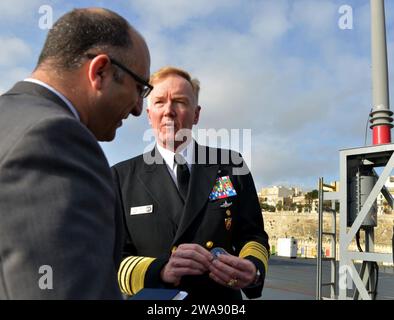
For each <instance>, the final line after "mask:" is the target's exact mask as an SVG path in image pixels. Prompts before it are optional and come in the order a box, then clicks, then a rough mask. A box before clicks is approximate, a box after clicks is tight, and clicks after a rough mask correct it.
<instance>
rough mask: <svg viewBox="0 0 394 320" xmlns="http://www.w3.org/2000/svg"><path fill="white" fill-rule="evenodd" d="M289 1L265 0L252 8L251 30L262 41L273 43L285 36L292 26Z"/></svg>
mask: <svg viewBox="0 0 394 320" xmlns="http://www.w3.org/2000/svg"><path fill="white" fill-rule="evenodd" d="M289 7H290V5H289V3H288V1H283V0H281V1H265V2H260V3H259V5H258V6H257V7H256V8H254V7H253V6H252V9H253V11H254V12H251V14H252V18H251V23H250V29H251V32H252V33H253V34H254V35H256V36H257V37H258V39H259V41H262V43H266V42H268V43H271V42H272V41H274V40H276V39H278V38H280V37H281V36H283V35H284V34H285V33H286V32H287V31H288V30H289V29H290V28H291V27H292V25H291V21H290V20H289V17H288V13H289Z"/></svg>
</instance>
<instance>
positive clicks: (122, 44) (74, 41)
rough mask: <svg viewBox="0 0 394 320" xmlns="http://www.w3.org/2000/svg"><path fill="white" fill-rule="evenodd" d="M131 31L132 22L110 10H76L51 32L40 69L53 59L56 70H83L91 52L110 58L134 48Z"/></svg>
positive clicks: (40, 59)
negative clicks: (82, 67)
mask: <svg viewBox="0 0 394 320" xmlns="http://www.w3.org/2000/svg"><path fill="white" fill-rule="evenodd" d="M129 30H130V25H129V24H128V22H127V21H126V20H125V19H124V18H122V17H121V16H119V15H118V14H116V13H115V12H113V11H110V10H108V9H74V10H72V11H71V12H69V13H66V14H65V15H63V16H62V17H61V18H60V19H59V20H58V21H56V23H55V24H54V25H53V28H52V29H51V30H50V31H49V33H48V36H47V39H46V41H45V44H44V47H43V49H42V51H41V54H40V57H39V58H38V63H37V67H38V66H40V65H41V64H42V63H43V62H45V61H47V60H49V59H50V60H51V61H53V62H55V68H58V69H60V70H72V69H75V68H78V67H80V66H81V62H82V59H84V58H86V56H85V55H86V53H87V52H88V51H89V50H91V51H93V52H94V53H107V54H110V53H111V51H112V50H116V49H127V48H131V46H132V43H131V39H130V33H129ZM99 51H101V52H99Z"/></svg>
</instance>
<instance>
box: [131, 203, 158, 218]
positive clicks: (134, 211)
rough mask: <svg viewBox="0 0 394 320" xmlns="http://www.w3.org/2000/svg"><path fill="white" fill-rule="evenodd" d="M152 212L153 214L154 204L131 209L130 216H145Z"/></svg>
mask: <svg viewBox="0 0 394 320" xmlns="http://www.w3.org/2000/svg"><path fill="white" fill-rule="evenodd" d="M152 212H153V204H150V205H147V206H140V207H131V208H130V215H135V214H145V213H152Z"/></svg>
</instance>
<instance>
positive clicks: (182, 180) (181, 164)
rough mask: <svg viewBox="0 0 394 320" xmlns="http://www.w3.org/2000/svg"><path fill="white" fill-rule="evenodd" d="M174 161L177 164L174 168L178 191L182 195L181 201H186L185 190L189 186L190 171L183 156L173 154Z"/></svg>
mask: <svg viewBox="0 0 394 320" xmlns="http://www.w3.org/2000/svg"><path fill="white" fill-rule="evenodd" d="M174 161H175V163H176V164H177V168H176V179H177V182H178V189H179V193H180V194H181V196H182V199H183V201H184V202H185V201H186V196H187V190H188V188H189V179H190V172H189V168H188V167H187V164H186V160H185V158H184V157H183V156H182V155H180V154H179V153H176V154H175V156H174Z"/></svg>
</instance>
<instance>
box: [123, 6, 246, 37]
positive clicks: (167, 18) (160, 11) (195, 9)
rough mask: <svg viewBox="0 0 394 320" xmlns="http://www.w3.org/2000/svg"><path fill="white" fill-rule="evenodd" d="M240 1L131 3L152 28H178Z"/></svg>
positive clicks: (145, 22)
mask: <svg viewBox="0 0 394 320" xmlns="http://www.w3.org/2000/svg"><path fill="white" fill-rule="evenodd" d="M238 3H240V2H239V1H238V0H232V1H228V0H215V1H211V0H193V1H185V0H166V1H162V0H150V1H145V0H132V1H130V5H131V7H132V8H134V9H136V10H138V13H139V14H140V15H141V17H143V18H144V24H145V25H149V26H150V28H152V29H156V30H160V29H161V28H177V27H181V26H182V25H184V24H185V23H189V22H190V20H192V19H194V18H202V17H204V16H207V15H209V14H211V13H212V12H214V11H215V10H217V9H223V8H225V7H229V6H232V5H234V4H238Z"/></svg>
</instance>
